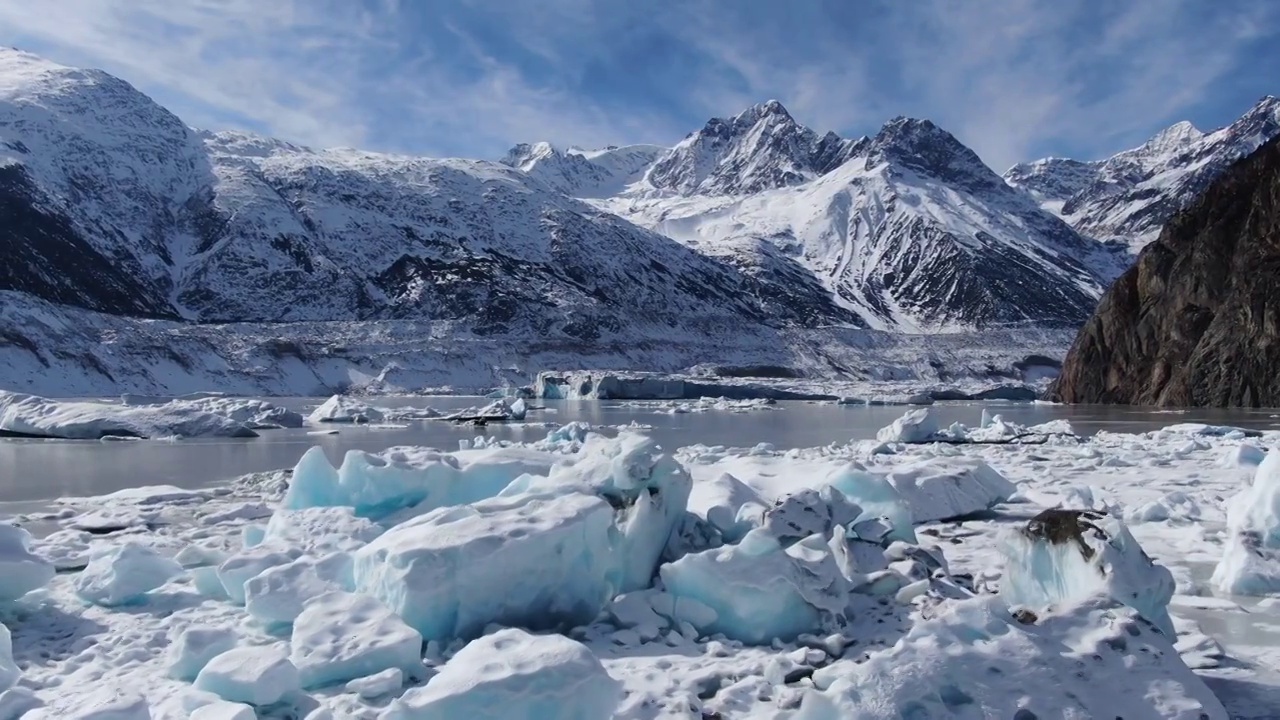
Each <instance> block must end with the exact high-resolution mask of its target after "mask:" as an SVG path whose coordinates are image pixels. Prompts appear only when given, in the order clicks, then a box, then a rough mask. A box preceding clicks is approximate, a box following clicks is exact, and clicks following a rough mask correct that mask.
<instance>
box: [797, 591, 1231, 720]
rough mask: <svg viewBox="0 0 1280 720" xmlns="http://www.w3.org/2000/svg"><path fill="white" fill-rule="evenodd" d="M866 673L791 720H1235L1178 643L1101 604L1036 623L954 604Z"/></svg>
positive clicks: (974, 602) (825, 671) (857, 669)
mask: <svg viewBox="0 0 1280 720" xmlns="http://www.w3.org/2000/svg"><path fill="white" fill-rule="evenodd" d="M943 607H944V609H943V610H942V612H941V614H940V615H939V616H937V617H934V618H931V619H925V620H921V621H919V622H917V623H916V624H914V625H913V626H912V627H911V629H910V630H909V631H908V632H907V634H906V635H905V636H903V637H902V638H901V639H899V640H898V642H897V643H896V644H894V645H893V646H892V647H890V648H887V649H884V650H880V651H878V652H875V653H873V654H872V655H871V656H870V658H869V659H867V660H866V661H865V662H855V661H853V660H838V661H837V662H835V663H832V664H831V665H828V666H826V667H824V668H820V669H819V670H817V671H816V672H815V673H814V675H813V682H814V685H815V686H816V687H817V690H815V691H810V692H809V693H807V694H806V695H805V696H804V697H803V700H802V702H801V705H800V709H799V710H798V711H797V712H796V713H795V714H794V715H792V716H791V720H844V719H845V718H858V719H859V720H898V719H900V718H921V719H923V718H970V717H972V718H979V717H990V718H1013V719H1015V720H1033V719H1034V718H1063V717H1071V718H1095V717H1107V718H1111V717H1123V718H1176V719H1177V720H1226V718H1227V712H1226V710H1225V709H1224V708H1223V707H1222V704H1221V703H1220V702H1219V701H1218V699H1217V698H1216V697H1214V695H1213V693H1212V692H1211V691H1210V690H1209V688H1208V687H1207V686H1206V685H1205V684H1204V681H1203V680H1201V679H1200V678H1199V677H1198V676H1196V674H1195V673H1193V672H1192V671H1191V670H1190V669H1189V668H1187V666H1186V664H1184V663H1183V661H1182V659H1181V658H1180V657H1179V655H1178V652H1177V650H1175V649H1174V647H1173V638H1172V637H1171V636H1168V635H1164V634H1162V633H1156V632H1152V631H1151V628H1150V626H1149V625H1148V624H1147V623H1145V622H1143V621H1142V620H1141V618H1140V617H1139V616H1138V614H1137V612H1136V611H1134V610H1133V609H1131V608H1127V607H1124V606H1122V605H1117V604H1115V603H1113V602H1111V601H1109V600H1107V599H1106V598H1103V597H1100V596H1097V597H1094V598H1092V599H1090V600H1088V601H1086V602H1084V603H1081V604H1078V605H1075V606H1073V607H1071V608H1064V609H1063V610H1062V611H1061V612H1059V611H1055V613H1054V614H1053V615H1050V616H1047V617H1042V618H1039V619H1037V620H1035V621H1030V619H1029V618H1027V617H1025V616H1017V615H1014V614H1011V613H1010V609H1009V607H1008V606H1007V605H1006V604H1005V602H1004V600H1003V599H1002V598H1000V597H998V596H984V597H977V598H972V599H967V600H961V601H958V602H954V603H949V604H947V605H945V606H943Z"/></svg>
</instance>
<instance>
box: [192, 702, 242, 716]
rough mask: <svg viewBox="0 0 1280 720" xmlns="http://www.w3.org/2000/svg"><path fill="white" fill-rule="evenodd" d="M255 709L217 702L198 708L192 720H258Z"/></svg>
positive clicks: (240, 704)
mask: <svg viewBox="0 0 1280 720" xmlns="http://www.w3.org/2000/svg"><path fill="white" fill-rule="evenodd" d="M257 717H258V714H257V713H256V712H254V711H253V707H252V706H249V705H245V704H244V703H230V702H217V703H212V704H209V705H205V706H203V707H199V708H196V710H195V712H193V713H191V720H257Z"/></svg>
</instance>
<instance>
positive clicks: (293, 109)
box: [0, 0, 1280, 169]
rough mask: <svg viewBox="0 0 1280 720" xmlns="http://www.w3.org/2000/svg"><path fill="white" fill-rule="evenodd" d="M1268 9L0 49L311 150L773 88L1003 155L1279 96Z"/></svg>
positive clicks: (643, 16)
mask: <svg viewBox="0 0 1280 720" xmlns="http://www.w3.org/2000/svg"><path fill="white" fill-rule="evenodd" d="M1277 16H1280V8H1276V6H1275V5H1274V4H1273V3H1270V2H1268V1H1267V0H1255V1H1254V2H1245V1H1243V0H1242V2H1237V3H1219V2H1215V1H1213V0H1135V1H1134V2H1130V3H1109V2H1104V1H1103V0H1060V1H1055V0H1006V1H1005V2H1001V3H984V2H956V1H955V0H913V1H912V2H900V1H898V0H857V1H854V0H849V1H848V2H843V3H833V2H820V1H819V0H814V1H813V2H795V3H774V2H770V1H766V0H742V2H734V3H725V2H720V1H719V0H651V1H650V2H645V3H628V2H626V0H538V1H537V2H534V1H533V0H511V1H510V2H501V3H495V2H489V1H487V0H440V1H439V2H432V3H419V2H413V1H411V0H272V1H271V2H261V1H260V0H184V1H182V2H174V1H172V0H167V1H166V0H49V1H48V2H45V3H42V4H40V7H39V8H38V9H37V8H35V7H34V6H33V4H32V3H31V2H29V1H28V0H0V42H5V43H8V44H14V45H18V46H22V47H25V48H27V49H30V50H33V51H35V52H38V53H42V54H45V55H48V56H50V57H51V58H52V59H54V60H58V61H61V62H65V63H68V64H75V65H88V66H96V67H102V68H104V69H106V70H108V71H110V72H113V73H115V74H117V75H120V76H121V77H123V78H125V79H126V80H129V81H130V82H133V83H134V84H136V85H137V86H139V87H140V88H141V89H142V90H144V91H145V92H147V93H148V94H150V95H152V97H154V98H156V100H157V101H159V102H160V103H161V104H164V105H166V106H167V107H169V108H170V109H172V110H174V111H175V112H177V113H178V114H179V115H180V116H182V117H183V118H184V119H185V120H186V121H187V122H189V123H192V124H194V125H197V126H202V127H209V128H214V129H219V128H223V127H243V128H247V129H250V130H255V131H259V132H265V133H270V134H274V135H279V136H282V137H285V138H287V139H290V140H295V141H299V142H304V143H308V144H313V145H322V146H328V145H352V146H361V147H369V148H371V149H378V150H388V151H401V152H411V153H418V154H436V155H446V154H448V155H452V154H459V155H467V156H473V157H475V156H479V157H496V156H498V155H500V154H501V153H502V152H503V151H504V150H505V149H506V148H507V147H509V146H510V145H512V144H514V143H515V142H521V141H532V140H551V141H553V142H557V143H561V144H580V145H586V146H598V145H604V144H610V143H616V144H621V143H627V142H660V143H671V142H674V141H675V140H677V139H678V138H679V137H681V136H682V135H684V134H685V133H687V132H689V131H691V130H694V129H696V128H697V127H699V126H701V124H702V123H703V122H705V121H706V119H707V118H709V117H711V116H713V115H718V116H724V115H731V114H735V113H737V112H738V111H740V110H741V109H742V108H744V107H746V106H747V105H750V104H753V103H756V102H760V101H763V100H765V99H769V98H777V99H779V100H782V101H783V102H784V103H785V104H786V105H787V107H788V108H789V109H790V110H791V111H792V113H793V115H795V116H796V117H797V119H799V120H800V121H801V122H804V123H806V124H809V125H811V126H813V127H814V128H815V129H818V130H828V129H834V130H837V131H839V132H842V133H845V134H851V135H853V134H862V133H870V132H874V131H875V130H876V129H877V128H878V126H879V124H880V123H882V122H884V121H885V120H887V119H888V118H889V117H892V116H894V115H898V114H907V115H914V116H919V117H928V118H931V119H933V120H935V121H936V122H938V123H939V124H940V125H942V126H943V127H946V128H948V129H950V130H951V131H952V132H954V133H955V134H956V135H957V136H958V137H959V138H960V139H961V140H962V141H964V142H966V143H967V144H969V145H970V146H971V147H973V148H974V149H975V150H976V151H977V152H978V153H979V154H980V155H981V156H982V157H983V158H984V159H985V160H986V161H987V162H988V163H989V164H990V165H992V166H993V167H996V168H997V169H1003V168H1004V167H1007V166H1008V165H1009V164H1012V163H1013V162H1016V161H1020V160H1025V159H1029V158H1032V157H1037V156H1039V155H1042V154H1048V153H1055V154H1074V155H1085V156H1097V155H1102V154H1109V153H1112V152H1115V151H1116V150H1119V149H1122V148H1123V147H1125V146H1127V145H1128V144H1133V143H1136V142H1138V141H1140V140H1141V139H1142V138H1143V137H1145V136H1146V135H1150V134H1152V133H1154V132H1155V131H1156V130H1158V129H1159V128H1160V127H1162V126H1163V125H1165V124H1168V123H1170V122H1172V121H1174V120H1178V119H1183V117H1186V116H1189V115H1196V116H1198V117H1199V118H1201V119H1203V118H1206V117H1208V118H1212V119H1215V120H1216V121H1218V122H1226V121H1228V120H1229V119H1230V117H1231V116H1232V115H1236V114H1239V113H1240V112H1241V111H1243V110H1244V107H1243V105H1240V106H1235V105H1234V104H1233V103H1240V102H1242V101H1241V100H1240V99H1239V98H1240V97H1252V98H1254V99H1256V97H1257V96H1260V95H1262V94H1264V93H1265V92H1274V91H1275V90H1276V88H1273V87H1264V86H1262V84H1263V83H1266V82H1274V78H1269V77H1266V72H1265V68H1266V67H1273V66H1274V64H1275V63H1276V62H1280V57H1277V53H1276V51H1274V50H1265V52H1267V53H1268V54H1266V55H1265V56H1261V57H1260V56H1259V53H1262V52H1264V49H1265V48H1269V47H1270V48H1274V47H1275V43H1274V42H1270V43H1269V42H1268V41H1269V40H1273V39H1274V37H1275V34H1276V27H1277V22H1276V21H1277ZM1228 105H1230V106H1229V107H1228ZM1192 119H1196V118H1194V117H1193V118H1192Z"/></svg>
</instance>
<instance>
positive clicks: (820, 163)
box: [645, 100, 855, 195]
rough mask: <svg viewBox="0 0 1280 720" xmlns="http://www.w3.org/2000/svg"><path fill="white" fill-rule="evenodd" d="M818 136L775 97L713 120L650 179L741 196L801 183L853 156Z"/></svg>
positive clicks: (674, 187)
mask: <svg viewBox="0 0 1280 720" xmlns="http://www.w3.org/2000/svg"><path fill="white" fill-rule="evenodd" d="M854 144H855V143H854V142H853V141H851V140H845V139H844V138H841V137H840V136H838V135H836V134H835V133H827V134H826V135H821V136H820V135H818V134H817V133H816V132H814V131H813V130H810V129H809V128H807V127H804V126H803V125H800V124H799V123H797V122H796V121H795V120H794V119H793V118H792V117H791V114H790V113H788V112H787V110H786V108H784V107H783V106H782V103H780V102H778V101H777V100H770V101H768V102H765V103H761V104H759V105H755V106H752V107H750V108H747V109H746V110H744V111H743V112H742V113H740V114H738V115H737V116H736V117H734V118H728V119H725V118H712V119H711V120H710V121H708V122H707V124H706V125H705V126H704V127H703V128H702V129H701V130H698V131H697V132H695V133H692V134H690V135H689V136H688V137H686V138H685V139H684V140H681V141H680V142H679V143H678V144H677V145H676V146H675V147H673V148H671V149H670V150H669V151H668V152H667V153H665V154H664V155H663V156H662V157H660V158H658V160H657V161H656V162H655V163H654V164H653V166H652V167H651V168H650V169H649V171H648V173H647V174H646V176H645V183H646V184H647V185H648V186H650V187H653V188H656V189H659V190H667V191H671V192H674V193H677V194H680V195H693V194H701V195H741V194H749V193H755V192H760V191H762V190H770V189H773V188H780V187H787V186H792V185H799V184H801V183H804V182H806V181H809V180H812V179H814V178H816V177H818V176H820V175H822V174H823V173H825V172H827V171H829V170H831V169H832V168H835V167H837V166H839V165H840V164H842V163H843V162H844V161H845V160H847V159H849V157H850V152H851V149H852V147H853V146H854Z"/></svg>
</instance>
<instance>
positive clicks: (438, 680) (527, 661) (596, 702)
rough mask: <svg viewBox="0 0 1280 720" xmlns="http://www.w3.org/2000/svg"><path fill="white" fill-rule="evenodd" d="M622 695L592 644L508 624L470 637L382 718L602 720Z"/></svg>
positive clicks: (608, 715)
mask: <svg viewBox="0 0 1280 720" xmlns="http://www.w3.org/2000/svg"><path fill="white" fill-rule="evenodd" d="M621 699H622V688H621V684H620V683H618V681H616V680H614V679H613V678H612V677H610V676H609V674H608V672H606V671H605V669H604V666H603V665H601V664H600V661H599V660H598V659H597V658H596V657H595V656H594V655H592V654H591V651H590V650H588V649H587V648H586V646H584V645H582V644H581V643H578V642H575V641H573V640H570V639H569V638H566V637H563V636H560V635H543V636H538V635H530V634H529V633H527V632H525V631H523V630H518V629H506V630H499V631H498V632H495V633H493V634H492V635H486V636H484V637H482V638H479V639H476V640H473V641H471V642H470V643H468V644H467V646H466V647H464V648H462V649H461V650H459V651H458V653H457V654H456V655H454V656H453V657H452V658H450V659H449V662H447V663H445V665H444V667H443V668H441V670H440V674H438V675H436V676H435V677H433V678H431V680H430V681H429V682H428V683H427V684H426V685H424V686H423V687H418V688H413V689H411V690H409V691H408V692H406V693H405V694H404V695H403V696H402V697H401V698H399V699H397V700H395V701H393V702H392V703H391V705H390V706H389V707H388V708H387V709H386V710H385V711H384V712H383V714H382V716H381V720H435V719H436V718H460V719H461V718H465V719H466V720H549V719H550V718H555V719H556V720H602V719H603V718H608V717H612V716H613V713H614V710H615V709H616V708H617V707H618V703H619V702H620V701H621Z"/></svg>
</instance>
